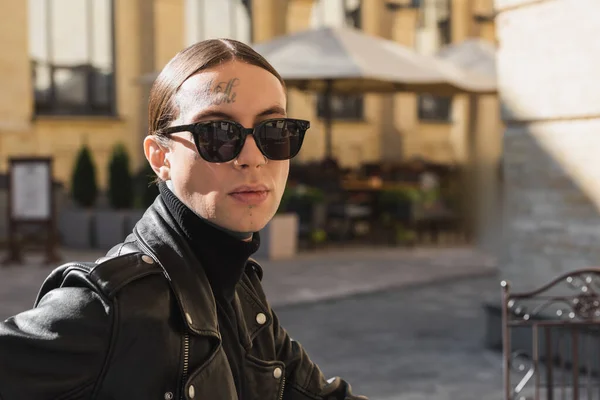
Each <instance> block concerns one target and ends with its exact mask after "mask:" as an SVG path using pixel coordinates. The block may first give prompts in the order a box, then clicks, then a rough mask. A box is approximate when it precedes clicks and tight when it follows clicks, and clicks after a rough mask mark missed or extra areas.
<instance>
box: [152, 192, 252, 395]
mask: <svg viewBox="0 0 600 400" xmlns="http://www.w3.org/2000/svg"><path fill="white" fill-rule="evenodd" d="M159 190H160V194H161V196H162V198H163V200H164V202H165V204H166V206H167V208H168V209H169V211H170V212H171V214H172V215H173V217H174V218H175V220H176V221H177V223H178V225H179V227H180V228H181V230H182V231H183V233H184V236H185V238H186V239H187V241H188V243H189V245H190V247H191V248H192V250H193V251H194V254H195V255H196V257H197V258H198V261H200V265H201V266H202V268H203V269H204V271H205V273H206V276H207V278H208V280H209V282H210V285H211V287H212V290H213V294H214V296H215V300H216V303H217V318H218V322H219V331H220V333H221V338H222V340H223V349H224V350H225V354H226V355H227V359H228V361H229V365H230V367H231V373H232V375H233V380H234V382H235V386H236V390H237V393H238V398H239V399H240V400H241V399H243V397H244V396H243V392H244V384H243V363H244V357H245V350H244V348H243V347H242V345H241V341H240V335H239V327H238V324H237V317H236V314H235V310H234V306H233V298H234V295H235V288H236V286H237V284H238V283H239V281H240V279H241V278H242V274H243V273H244V268H245V265H246V262H247V261H248V258H249V257H250V256H251V255H252V254H254V253H255V252H256V251H257V250H258V247H259V246H260V237H259V235H258V233H255V234H254V235H253V236H252V240H250V241H243V240H240V239H239V238H236V237H234V236H233V235H231V234H229V233H228V232H226V231H224V230H222V229H219V228H218V227H216V226H214V225H212V224H211V223H208V222H207V221H206V220H204V219H203V218H201V217H200V216H198V215H197V214H196V213H194V212H193V211H192V210H190V209H189V208H188V207H187V206H186V205H185V204H183V202H182V201H181V200H179V198H178V197H177V196H176V195H175V194H174V193H173V192H171V190H169V188H168V187H167V185H166V184H165V183H161V184H160V185H159Z"/></svg>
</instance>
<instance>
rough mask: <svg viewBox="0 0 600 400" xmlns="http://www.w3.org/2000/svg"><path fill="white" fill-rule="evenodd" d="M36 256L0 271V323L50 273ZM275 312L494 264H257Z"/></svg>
mask: <svg viewBox="0 0 600 400" xmlns="http://www.w3.org/2000/svg"><path fill="white" fill-rule="evenodd" d="M61 253H62V255H63V258H64V261H65V262H66V261H68V260H77V261H93V260H95V259H97V258H98V257H100V256H102V254H101V253H99V252H76V251H62V252H61ZM40 261H41V259H40V257H39V256H35V255H34V256H29V257H27V265H25V266H11V267H8V268H0V319H4V318H5V317H7V316H9V315H12V314H14V313H17V312H19V311H21V310H22V309H24V308H29V307H30V306H31V305H32V304H33V301H34V298H35V296H36V294H37V291H38V289H39V287H40V285H41V283H42V282H43V280H44V278H45V277H46V276H47V275H48V273H49V272H50V270H51V268H49V267H42V266H40V264H39V263H40ZM259 261H260V263H261V265H262V266H263V269H264V272H265V274H264V280H263V284H264V287H265V291H266V292H267V294H268V295H269V300H270V302H271V304H272V305H273V306H278V305H285V304H298V303H305V302H315V301H320V300H324V299H331V298H338V297H346V296H351V295H355V294H359V293H370V292H375V291H380V290H384V289H390V288H397V287H406V286H409V285H416V284H423V283H428V282H434V281H440V280H445V279H448V278H452V277H459V276H473V275H482V274H483V275H489V274H490V273H493V272H494V271H495V268H494V267H495V264H494V260H493V259H491V258H489V257H486V256H485V255H483V254H481V253H478V252H475V251H474V250H472V249H470V248H421V249H400V248H370V249H346V250H328V251H319V252H312V253H304V254H300V255H298V256H297V257H296V258H294V259H293V260H288V261H265V260H259Z"/></svg>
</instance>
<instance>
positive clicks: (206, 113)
mask: <svg viewBox="0 0 600 400" xmlns="http://www.w3.org/2000/svg"><path fill="white" fill-rule="evenodd" d="M273 114H281V115H286V112H285V109H284V108H283V107H281V106H279V105H277V106H273V107H269V108H267V109H265V110H263V111H261V112H259V113H258V114H256V117H257V118H258V117H266V116H269V115H273ZM210 119H228V120H231V121H235V118H234V117H233V116H232V115H231V114H229V113H226V112H224V111H220V110H211V109H208V110H203V111H200V112H198V113H197V114H196V115H194V117H193V118H192V123H194V122H199V121H203V120H210Z"/></svg>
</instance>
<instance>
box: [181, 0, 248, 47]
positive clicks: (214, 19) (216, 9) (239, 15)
mask: <svg viewBox="0 0 600 400" xmlns="http://www.w3.org/2000/svg"><path fill="white" fill-rule="evenodd" d="M184 5H185V40H186V43H187V45H192V44H194V43H196V42H199V41H202V40H205V39H216V38H222V37H227V38H231V39H236V40H239V41H240V42H243V43H248V44H249V43H251V41H252V18H251V14H252V2H251V0H218V1H214V0H185V2H184Z"/></svg>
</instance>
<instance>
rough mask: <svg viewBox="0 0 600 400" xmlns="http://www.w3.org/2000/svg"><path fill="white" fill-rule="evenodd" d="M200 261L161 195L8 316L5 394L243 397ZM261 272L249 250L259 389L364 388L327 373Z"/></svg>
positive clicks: (3, 345) (0, 340)
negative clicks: (293, 334)
mask: <svg viewBox="0 0 600 400" xmlns="http://www.w3.org/2000/svg"><path fill="white" fill-rule="evenodd" d="M197 263H198V261H197V260H196V259H195V257H194V255H193V253H192V251H191V249H190V248H189V246H188V245H187V243H186V241H185V240H184V239H183V237H182V236H181V235H180V232H179V229H178V227H177V225H176V223H175V221H174V220H173V219H172V217H171V215H170V214H169V212H168V211H167V209H166V207H165V205H164V203H163V201H162V199H161V197H160V196H159V197H158V198H157V200H156V202H155V203H154V204H153V205H152V206H151V207H150V208H149V209H148V210H147V211H146V213H145V215H144V216H143V218H142V219H141V220H140V222H139V223H138V224H137V225H136V227H135V229H134V231H133V233H132V234H131V235H129V236H128V237H127V239H126V240H125V242H124V243H121V244H119V245H118V246H115V247H114V248H113V249H111V251H110V252H109V253H108V254H107V257H105V258H102V259H100V260H98V261H97V262H96V263H68V264H66V265H64V266H61V267H59V268H57V269H56V270H54V271H53V272H52V273H51V274H50V276H49V277H48V278H47V279H46V281H45V282H44V284H43V285H42V288H41V290H40V293H39V295H38V298H37V300H36V302H35V306H34V308H33V309H31V310H29V311H25V312H23V313H21V314H18V315H16V316H14V317H11V318H9V319H8V320H6V321H5V322H4V323H0V398H1V399H3V400H29V399H31V400H34V399H35V400H41V399H103V400H104V399H106V400H108V399H114V400H116V399H127V400H135V399H144V400H149V399H166V400H170V399H201V400H232V399H236V398H237V395H236V391H235V386H234V382H233V378H232V375H231V372H230V368H229V365H228V361H227V357H226V355H225V352H224V350H223V348H222V347H221V339H220V334H219V330H218V327H217V315H216V306H215V300H214V298H213V295H212V292H211V289H210V286H209V283H208V280H207V278H206V276H205V275H204V274H203V273H202V268H198V265H196V264H197ZM198 271H200V272H198ZM261 277H262V270H261V268H260V266H259V265H258V264H256V263H255V262H254V261H252V260H251V261H249V262H248V264H247V268H246V272H245V274H244V276H243V278H242V281H241V283H240V284H239V285H238V287H237V290H236V295H235V302H234V303H235V309H236V311H237V315H238V318H239V326H240V327H241V330H242V333H241V335H240V336H241V338H242V342H243V343H242V345H243V346H244V347H245V348H246V350H247V353H248V355H247V357H246V360H245V361H244V373H245V381H246V384H247V385H248V388H249V389H250V390H249V392H251V393H253V394H254V397H253V399H257V400H258V399H260V400H277V399H287V400H299V399H315V400H316V399H345V398H347V399H358V398H362V397H360V396H352V395H351V393H350V388H349V386H348V385H347V384H346V383H345V382H344V381H342V380H341V379H339V378H335V379H333V380H330V381H329V382H328V381H326V380H325V379H324V377H323V375H322V373H321V371H320V370H319V368H318V367H317V366H316V365H315V364H313V363H312V362H311V361H310V359H309V358H308V356H307V355H306V353H305V352H304V350H303V349H302V347H301V345H300V344H299V343H298V342H295V341H294V340H292V339H291V338H290V337H289V335H288V334H287V333H286V331H285V330H284V329H283V328H282V327H281V325H280V324H279V321H278V319H277V316H276V315H275V313H274V312H273V311H272V310H271V308H270V307H269V304H268V302H267V300H266V298H265V294H264V293H263V290H262V287H261V283H260V280H261Z"/></svg>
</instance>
